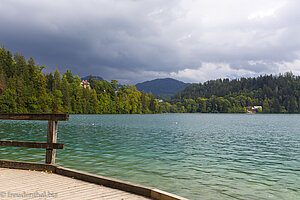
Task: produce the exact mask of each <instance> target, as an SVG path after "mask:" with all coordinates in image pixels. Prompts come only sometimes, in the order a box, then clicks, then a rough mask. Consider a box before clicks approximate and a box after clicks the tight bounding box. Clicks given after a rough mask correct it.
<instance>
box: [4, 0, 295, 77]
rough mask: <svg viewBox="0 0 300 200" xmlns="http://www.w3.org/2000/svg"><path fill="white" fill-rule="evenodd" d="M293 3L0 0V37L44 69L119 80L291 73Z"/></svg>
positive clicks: (238, 0)
mask: <svg viewBox="0 0 300 200" xmlns="http://www.w3.org/2000/svg"><path fill="white" fill-rule="evenodd" d="M299 6H300V3H298V1H293V0H291V1H288V0H287V1H285V0H273V1H271V0H266V1H264V2H261V1H258V0H257V1H250V0H242V1H240V0H228V1H224V2H223V1H217V0H211V1H192V0H170V1H161V0H141V1H134V0H99V1H93V0H90V1H69V0H63V1H37V0H28V1H21V0H20V1H18V0H15V1H11V0H2V1H1V2H0V26H1V27H2V28H1V29H0V40H1V43H2V44H4V45H5V46H6V48H7V49H11V50H13V51H14V52H20V53H22V54H23V55H25V56H26V57H29V56H31V57H33V58H34V59H35V60H36V61H37V62H38V63H39V64H46V65H47V66H48V69H47V71H53V70H54V68H55V67H58V68H59V69H60V70H62V71H65V70H66V69H67V68H70V69H71V70H72V72H73V73H74V74H79V75H80V76H84V75H89V74H94V75H100V76H102V77H104V78H106V79H112V78H117V79H120V80H122V81H125V82H138V81H143V80H148V79H151V78H156V77H166V76H171V77H175V78H178V79H181V80H185V81H204V80H206V79H212V78H219V77H238V76H241V75H257V74H261V73H278V72H280V70H289V71H290V70H292V71H295V72H296V73H297V72H298V71H300V69H299V68H300V66H298V63H299V62H298V60H299V59H300V48H299V47H300V39H298V35H299V33H300V28H299V24H300V23H299V19H300V16H299V15H300V14H299V12H298V11H297V8H299ZM214 70H217V71H218V72H217V73H216V72H214ZM217 76H218V77H217Z"/></svg>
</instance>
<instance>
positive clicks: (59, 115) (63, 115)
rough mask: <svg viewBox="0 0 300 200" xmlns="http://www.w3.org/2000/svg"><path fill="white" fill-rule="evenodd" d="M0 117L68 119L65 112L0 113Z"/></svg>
mask: <svg viewBox="0 0 300 200" xmlns="http://www.w3.org/2000/svg"><path fill="white" fill-rule="evenodd" d="M0 119H5V120H48V121H49V120H52V121H69V114H66V113H48V114H35V113H0Z"/></svg>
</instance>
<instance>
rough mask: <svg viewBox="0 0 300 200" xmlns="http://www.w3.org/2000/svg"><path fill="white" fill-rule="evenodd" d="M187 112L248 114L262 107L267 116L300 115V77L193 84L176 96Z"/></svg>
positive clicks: (289, 75) (288, 74)
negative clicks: (250, 108) (247, 108)
mask: <svg viewBox="0 0 300 200" xmlns="http://www.w3.org/2000/svg"><path fill="white" fill-rule="evenodd" d="M172 99H173V102H174V103H175V102H177V103H181V104H182V105H183V106H184V107H185V108H186V109H187V112H245V107H246V106H254V105H261V106H263V112H265V113H280V112H288V113H299V112H300V107H299V105H300V77H299V76H294V75H293V74H292V73H291V72H287V73H285V74H279V75H278V76H273V75H265V76H259V77H257V78H240V79H234V80H229V79H217V80H211V81H207V82H205V83H203V84H201V83H200V84H191V85H189V86H187V87H186V88H185V89H183V90H182V91H180V92H178V93H177V94H175V95H174V96H173V97H172Z"/></svg>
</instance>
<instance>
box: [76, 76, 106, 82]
mask: <svg viewBox="0 0 300 200" xmlns="http://www.w3.org/2000/svg"><path fill="white" fill-rule="evenodd" d="M92 77H93V78H94V79H98V80H99V81H102V79H103V78H102V77H101V76H92ZM89 79H90V75H89V76H85V77H82V78H81V80H89Z"/></svg>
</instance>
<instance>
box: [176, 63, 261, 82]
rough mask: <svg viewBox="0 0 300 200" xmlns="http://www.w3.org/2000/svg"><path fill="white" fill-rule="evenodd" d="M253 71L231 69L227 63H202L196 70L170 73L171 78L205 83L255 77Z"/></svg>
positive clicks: (187, 69)
mask: <svg viewBox="0 0 300 200" xmlns="http://www.w3.org/2000/svg"><path fill="white" fill-rule="evenodd" d="M256 74H257V73H255V72H254V71H251V70H245V69H232V68H231V67H230V65H229V64H228V63H203V64H202V65H201V66H200V67H199V68H197V69H189V68H186V69H184V70H179V71H178V72H172V73H170V76H171V77H174V78H179V79H182V80H185V81H187V82H205V81H207V80H212V79H218V78H230V79H232V78H236V77H241V76H247V77H248V76H253V75H256Z"/></svg>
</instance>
